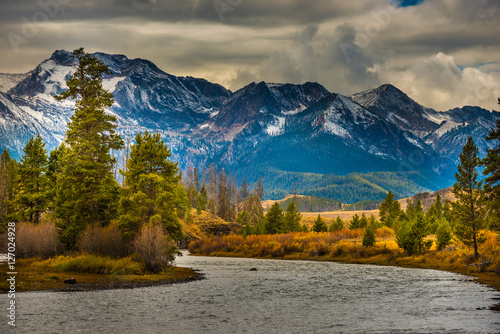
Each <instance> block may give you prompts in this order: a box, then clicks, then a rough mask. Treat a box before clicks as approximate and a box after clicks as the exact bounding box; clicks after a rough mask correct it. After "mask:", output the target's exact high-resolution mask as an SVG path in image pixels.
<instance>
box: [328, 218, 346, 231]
mask: <svg viewBox="0 0 500 334" xmlns="http://www.w3.org/2000/svg"><path fill="white" fill-rule="evenodd" d="M343 228H344V222H343V221H342V219H340V216H337V219H335V220H334V221H332V223H331V224H330V228H329V229H328V232H333V231H340V230H341V229H343Z"/></svg>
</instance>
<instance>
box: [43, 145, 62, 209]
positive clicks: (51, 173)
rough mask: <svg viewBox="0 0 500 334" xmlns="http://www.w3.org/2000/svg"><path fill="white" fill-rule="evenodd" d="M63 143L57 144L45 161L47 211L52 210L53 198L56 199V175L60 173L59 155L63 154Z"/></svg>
mask: <svg viewBox="0 0 500 334" xmlns="http://www.w3.org/2000/svg"><path fill="white" fill-rule="evenodd" d="M64 148H65V146H64V145H59V146H57V147H56V148H54V149H53V150H52V151H50V154H49V159H48V163H47V173H46V175H47V181H48V184H49V186H48V188H49V189H48V192H47V202H48V206H49V211H53V210H54V205H55V200H56V194H57V192H56V190H57V176H58V175H59V174H60V173H61V157H62V155H63V154H64Z"/></svg>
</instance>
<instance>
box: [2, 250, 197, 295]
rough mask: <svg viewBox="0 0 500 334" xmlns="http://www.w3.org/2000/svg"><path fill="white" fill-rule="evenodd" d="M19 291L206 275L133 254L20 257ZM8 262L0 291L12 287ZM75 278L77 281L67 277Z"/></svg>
mask: <svg viewBox="0 0 500 334" xmlns="http://www.w3.org/2000/svg"><path fill="white" fill-rule="evenodd" d="M16 271H17V275H16V291H17V292H23V291H40V290H52V291H87V290H103V289H116V288H134V287H143V286H154V285H163V284H173V283H183V282H189V281H193V280H199V279H202V278H203V276H202V275H201V274H199V273H198V272H196V271H194V270H192V269H189V268H180V267H168V268H165V269H164V270H162V272H161V273H152V272H150V271H148V270H146V268H145V267H144V265H143V264H142V263H141V262H140V261H137V260H135V259H134V258H133V257H127V258H122V259H114V258H110V257H105V256H97V255H88V254H74V255H66V256H58V257H53V258H50V259H47V260H43V259H41V258H30V259H19V260H17V261H16ZM7 272H9V270H7V263H2V264H0V291H2V292H7V291H9V288H10V285H9V281H7V278H9V276H7ZM68 279H75V281H76V283H77V284H66V283H65V282H64V281H65V280H68Z"/></svg>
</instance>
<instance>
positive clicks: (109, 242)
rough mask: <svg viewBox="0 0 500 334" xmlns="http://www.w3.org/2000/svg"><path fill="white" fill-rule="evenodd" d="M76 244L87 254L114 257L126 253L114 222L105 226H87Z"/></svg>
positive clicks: (122, 255)
mask: <svg viewBox="0 0 500 334" xmlns="http://www.w3.org/2000/svg"><path fill="white" fill-rule="evenodd" d="M77 246H78V248H79V249H80V250H82V251H84V252H86V253H89V254H96V255H102V256H110V257H114V258H120V257H124V256H126V255H127V247H126V245H125V243H124V242H123V240H122V234H121V232H120V230H119V229H118V227H116V226H115V225H114V224H111V225H109V226H106V227H102V226H100V225H92V226H87V228H86V229H85V230H84V231H83V232H82V234H81V236H80V238H79V240H78V243H77Z"/></svg>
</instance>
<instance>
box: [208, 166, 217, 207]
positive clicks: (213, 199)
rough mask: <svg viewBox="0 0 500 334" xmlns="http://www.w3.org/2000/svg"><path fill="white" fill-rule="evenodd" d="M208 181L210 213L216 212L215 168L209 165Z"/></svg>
mask: <svg viewBox="0 0 500 334" xmlns="http://www.w3.org/2000/svg"><path fill="white" fill-rule="evenodd" d="M209 177H210V181H209V182H210V183H209V184H208V202H207V203H208V210H209V211H210V213H211V214H212V215H214V216H215V215H216V214H217V170H216V169H215V166H213V165H211V166H210V169H209Z"/></svg>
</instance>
